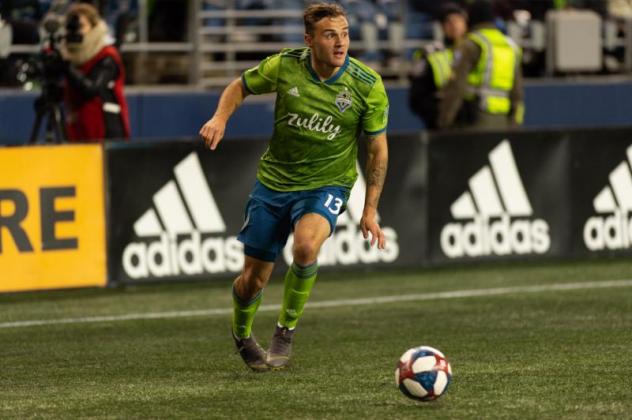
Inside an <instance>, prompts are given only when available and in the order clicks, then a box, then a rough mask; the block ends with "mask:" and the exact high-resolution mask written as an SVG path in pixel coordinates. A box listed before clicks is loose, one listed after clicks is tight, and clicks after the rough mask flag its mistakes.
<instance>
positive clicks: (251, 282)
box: [232, 182, 290, 370]
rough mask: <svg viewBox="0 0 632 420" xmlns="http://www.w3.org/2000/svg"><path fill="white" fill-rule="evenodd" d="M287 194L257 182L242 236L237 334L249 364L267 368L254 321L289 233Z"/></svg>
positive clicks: (235, 307)
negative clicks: (285, 208) (241, 268)
mask: <svg viewBox="0 0 632 420" xmlns="http://www.w3.org/2000/svg"><path fill="white" fill-rule="evenodd" d="M284 204H285V203H284V197H283V196H280V195H278V193H275V192H273V191H270V190H268V189H267V188H265V187H264V186H263V185H261V184H260V183H259V182H257V183H256V184H255V187H254V188H253V190H252V192H251V194H250V200H249V201H248V204H247V205H246V214H245V222H244V226H243V227H242V229H241V231H240V232H239V236H238V239H239V241H241V242H242V243H243V244H244V257H245V258H244V268H243V270H242V272H241V274H240V275H239V276H238V277H237V279H236V280H235V282H234V284H233V325H232V330H233V337H234V338H235V343H236V344H237V348H238V349H239V352H240V354H241V356H242V358H243V359H244V361H245V362H246V364H247V365H248V366H249V367H250V368H252V369H253V370H267V369H268V366H267V365H266V363H265V356H266V354H265V351H264V350H263V349H262V348H261V347H260V346H259V344H257V342H256V340H255V338H254V337H253V335H252V324H253V321H254V318H255V314H256V312H257V309H258V308H259V305H260V304H261V299H262V293H263V289H264V287H265V286H266V284H267V283H268V280H269V279H270V275H271V273H272V269H273V267H274V261H275V260H276V257H277V255H278V254H279V252H280V250H281V249H282V248H283V245H284V244H285V241H286V240H287V236H288V234H289V225H290V219H289V211H285V212H284V211H283V205H284Z"/></svg>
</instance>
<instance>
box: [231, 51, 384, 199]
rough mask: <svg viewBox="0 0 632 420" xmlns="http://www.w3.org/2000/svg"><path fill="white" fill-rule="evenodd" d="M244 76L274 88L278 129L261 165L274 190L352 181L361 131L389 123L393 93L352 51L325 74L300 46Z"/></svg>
mask: <svg viewBox="0 0 632 420" xmlns="http://www.w3.org/2000/svg"><path fill="white" fill-rule="evenodd" d="M242 81H243V84H244V86H245V88H246V89H247V90H248V92H249V93H252V94H262V93H268V92H276V94H277V96H276V103H275V111H274V132H273V134H272V138H271V140H270V144H269V146H268V149H267V150H266V152H265V153H264V154H263V156H262V157H261V160H260V163H259V168H258V171H257V179H258V180H259V181H260V182H261V183H263V184H264V185H265V186H267V187H268V188H271V189H273V190H276V191H300V190H309V189H314V188H319V187H323V186H342V187H346V188H351V187H352V186H353V183H354V182H355V180H356V178H357V171H356V159H357V153H358V137H359V135H360V134H361V131H363V132H365V133H366V134H368V135H376V134H379V133H381V132H383V131H385V130H386V126H387V123H388V97H387V96H386V91H385V90H384V85H383V83H382V79H381V77H380V76H379V75H378V74H377V73H376V72H375V71H373V70H372V69H370V68H369V67H367V66H366V65H364V64H362V63H361V62H359V61H358V60H356V59H354V58H350V57H349V56H347V58H346V60H345V63H344V65H343V66H342V67H341V68H340V69H339V70H338V72H336V74H335V75H334V76H332V77H331V78H330V79H328V80H324V81H321V80H320V79H319V77H318V76H317V75H316V72H315V71H314V69H313V68H312V65H311V50H310V49H309V48H300V49H287V50H283V51H281V52H280V53H279V54H276V55H272V56H270V57H268V58H266V59H264V60H263V61H262V62H261V63H260V64H259V65H258V66H257V67H254V68H251V69H249V70H246V71H245V72H244V73H243V75H242Z"/></svg>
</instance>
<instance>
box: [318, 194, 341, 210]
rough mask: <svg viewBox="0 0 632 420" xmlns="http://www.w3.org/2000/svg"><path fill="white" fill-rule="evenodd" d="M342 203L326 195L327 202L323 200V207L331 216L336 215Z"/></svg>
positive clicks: (336, 198)
mask: <svg viewBox="0 0 632 420" xmlns="http://www.w3.org/2000/svg"><path fill="white" fill-rule="evenodd" d="M342 203H343V201H342V199H341V198H339V197H336V196H334V195H333V194H327V200H325V203H324V204H323V205H324V206H325V208H326V209H327V210H328V211H329V212H330V213H331V214H338V213H340V209H341V208H342Z"/></svg>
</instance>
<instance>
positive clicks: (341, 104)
mask: <svg viewBox="0 0 632 420" xmlns="http://www.w3.org/2000/svg"><path fill="white" fill-rule="evenodd" d="M335 102H336V106H337V107H338V110H339V111H340V112H345V111H346V110H347V108H349V107H350V106H351V104H352V100H351V92H349V90H348V89H347V88H345V90H343V91H342V92H340V93H339V94H338V95H336V101H335Z"/></svg>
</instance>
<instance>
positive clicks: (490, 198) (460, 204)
mask: <svg viewBox="0 0 632 420" xmlns="http://www.w3.org/2000/svg"><path fill="white" fill-rule="evenodd" d="M489 162H490V165H486V166H484V167H483V168H481V169H480V170H479V171H478V172H477V173H476V174H474V175H473V176H472V177H471V178H470V179H469V182H468V184H469V191H466V192H464V193H463V194H461V196H460V197H459V198H457V200H456V201H455V202H454V203H453V204H452V206H451V207H450V212H451V214H452V217H453V218H454V219H457V220H463V221H464V222H457V223H448V224H447V225H445V226H444V227H443V229H442V230H441V239H440V241H441V249H442V250H443V253H444V254H445V255H446V256H448V257H449V258H459V257H463V256H468V257H480V256H487V255H509V254H530V253H537V254H543V253H545V252H547V251H548V250H549V248H550V245H551V240H550V237H549V226H548V224H547V223H546V221H544V220H542V219H532V215H533V209H532V208H531V203H530V202H529V198H528V197H527V193H526V191H525V189H524V185H523V183H522V180H521V179H520V174H519V172H518V167H517V166H516V161H515V159H514V156H513V153H512V151H511V146H510V145H509V141H508V140H504V141H502V142H501V143H500V144H499V145H498V146H496V147H495V148H494V150H492V151H491V152H490V153H489ZM468 220H469V221H468Z"/></svg>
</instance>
